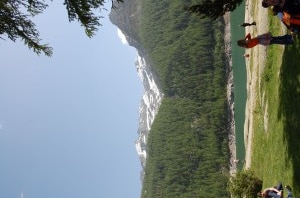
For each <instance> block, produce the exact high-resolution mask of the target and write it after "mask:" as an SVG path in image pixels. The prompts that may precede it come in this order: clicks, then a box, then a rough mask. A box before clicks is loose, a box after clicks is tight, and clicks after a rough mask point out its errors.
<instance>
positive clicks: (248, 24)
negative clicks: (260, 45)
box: [240, 21, 256, 27]
mask: <svg viewBox="0 0 300 198" xmlns="http://www.w3.org/2000/svg"><path fill="white" fill-rule="evenodd" d="M251 25H256V22H255V21H254V22H252V23H243V24H241V25H240V26H242V27H246V26H251Z"/></svg>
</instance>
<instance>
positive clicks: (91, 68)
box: [0, 1, 143, 198]
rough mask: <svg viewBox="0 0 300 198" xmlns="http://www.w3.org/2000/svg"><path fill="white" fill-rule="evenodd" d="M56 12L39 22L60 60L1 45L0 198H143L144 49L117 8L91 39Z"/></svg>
mask: <svg viewBox="0 0 300 198" xmlns="http://www.w3.org/2000/svg"><path fill="white" fill-rule="evenodd" d="M49 6H50V7H49V8H48V9H47V10H46V11H45V12H44V13H43V14H41V15H39V16H38V17H36V18H35V21H36V24H37V29H38V30H39V32H40V36H41V38H42V39H43V41H42V42H44V43H49V44H50V45H51V46H52V47H53V50H54V51H53V52H54V54H53V56H52V57H50V58H49V57H46V56H44V55H43V54H42V55H40V56H38V55H36V54H35V53H33V51H31V50H29V49H28V48H27V47H26V46H25V45H24V44H23V43H22V42H21V41H17V42H15V43H14V42H12V41H10V40H9V39H6V40H5V41H4V40H0V54H1V62H0V197H1V198H137V197H140V191H141V182H140V171H141V165H140V161H139V159H138V155H137V153H136V150H135V145H134V141H135V140H136V139H137V136H138V134H137V129H138V117H139V112H138V110H139V104H140V101H141V98H142V94H143V88H142V82H141V80H140V79H139V78H138V75H137V72H136V68H135V65H134V62H135V59H136V56H137V52H136V50H135V49H134V48H132V47H130V46H128V45H126V43H122V41H121V39H120V38H119V37H120V36H118V33H117V27H116V26H114V25H112V24H111V23H110V22H109V19H108V14H109V11H104V10H103V12H102V16H104V17H105V18H104V19H102V21H101V23H102V25H103V26H101V27H100V28H99V31H98V33H97V35H96V36H95V37H93V38H91V39H90V38H88V37H87V36H86V35H85V33H84V30H83V28H82V27H80V25H79V24H78V23H77V22H72V23H69V21H68V19H67V15H66V14H67V13H66V10H65V8H64V6H63V5H62V3H60V2H55V1H54V2H50V3H49Z"/></svg>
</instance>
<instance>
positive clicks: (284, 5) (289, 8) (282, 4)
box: [262, 0, 300, 15]
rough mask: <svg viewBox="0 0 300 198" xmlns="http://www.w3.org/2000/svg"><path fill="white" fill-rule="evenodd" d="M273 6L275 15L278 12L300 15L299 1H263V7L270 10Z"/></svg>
mask: <svg viewBox="0 0 300 198" xmlns="http://www.w3.org/2000/svg"><path fill="white" fill-rule="evenodd" d="M271 6H272V10H273V13H274V15H276V14H277V13H278V12H283V11H285V12H287V13H289V14H290V15H297V14H300V3H299V2H298V0H263V1H262V7H264V8H268V7H271Z"/></svg>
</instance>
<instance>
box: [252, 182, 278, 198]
mask: <svg viewBox="0 0 300 198" xmlns="http://www.w3.org/2000/svg"><path fill="white" fill-rule="evenodd" d="M257 196H258V197H264V198H272V197H273V198H283V188H282V183H279V184H278V186H277V187H270V188H265V189H264V190H263V191H260V192H258V194H257Z"/></svg>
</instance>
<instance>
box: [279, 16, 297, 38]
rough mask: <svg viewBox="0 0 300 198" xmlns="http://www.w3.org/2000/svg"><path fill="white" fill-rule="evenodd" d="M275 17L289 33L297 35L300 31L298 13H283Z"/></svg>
mask: <svg viewBox="0 0 300 198" xmlns="http://www.w3.org/2000/svg"><path fill="white" fill-rule="evenodd" d="M277 16H278V17H279V19H280V20H281V22H282V23H283V24H284V25H285V26H286V27H287V29H288V30H290V31H291V32H294V33H298V32H299V31H300V13H299V14H297V15H290V14H289V13H287V12H284V11H283V12H279V13H277Z"/></svg>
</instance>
